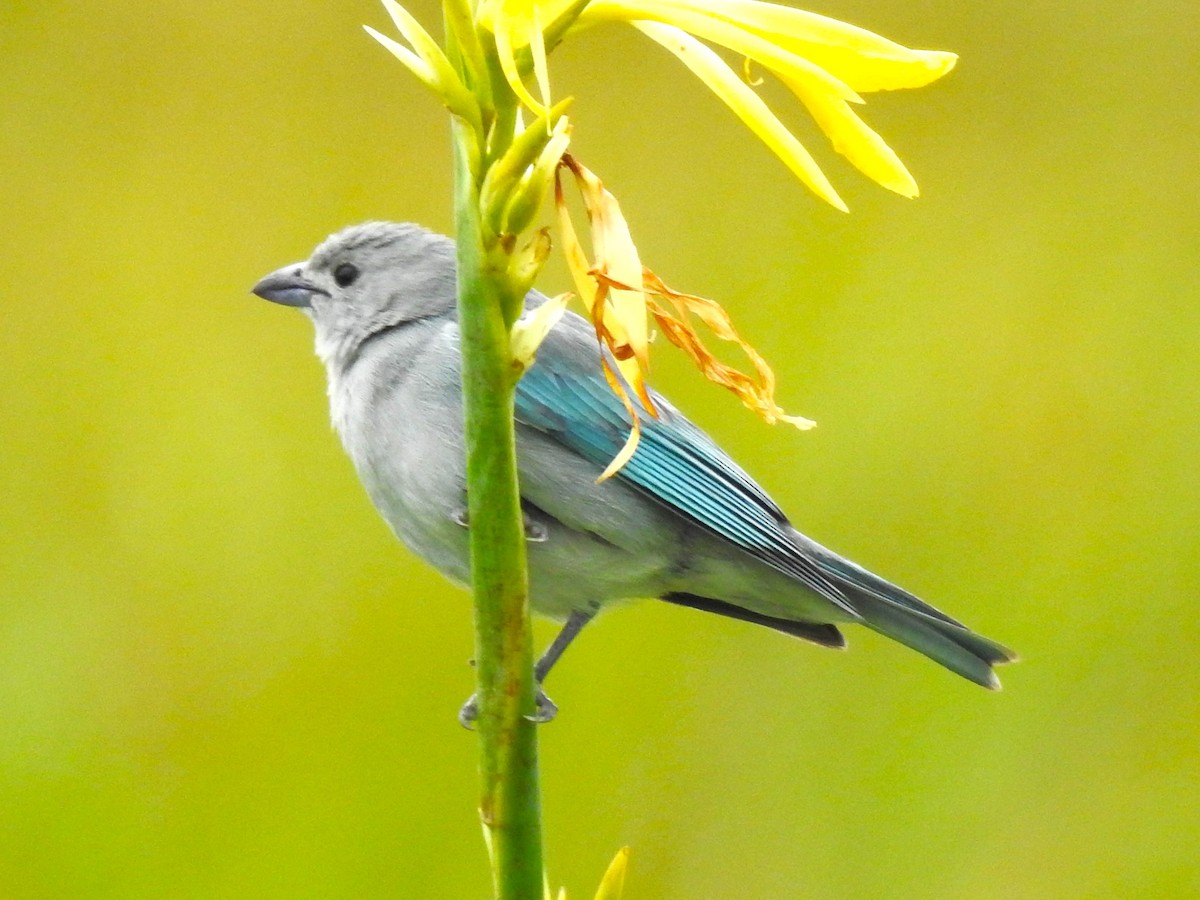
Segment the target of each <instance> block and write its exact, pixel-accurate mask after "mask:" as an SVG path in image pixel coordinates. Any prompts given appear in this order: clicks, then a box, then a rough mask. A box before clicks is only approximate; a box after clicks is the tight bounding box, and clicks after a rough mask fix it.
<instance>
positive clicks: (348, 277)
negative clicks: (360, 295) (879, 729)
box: [333, 263, 358, 287]
mask: <svg viewBox="0 0 1200 900" xmlns="http://www.w3.org/2000/svg"><path fill="white" fill-rule="evenodd" d="M357 278H358V266H356V265H354V264H353V263H342V264H341V265H340V266H338V267H337V268H336V269H334V270H333V280H334V281H336V282H337V286H338V287H349V286H350V285H352V284H354V282H355V280H356V279H357Z"/></svg>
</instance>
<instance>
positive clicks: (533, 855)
mask: <svg viewBox="0 0 1200 900" xmlns="http://www.w3.org/2000/svg"><path fill="white" fill-rule="evenodd" d="M454 137H455V140H454V149H455V219H456V222H457V237H458V315H459V324H460V328H461V332H462V357H463V358H462V372H463V378H462V380H463V399H464V404H465V409H466V429H467V505H468V509H469V515H470V523H471V527H470V540H471V580H472V584H473V587H474V591H475V660H476V672H477V676H478V691H477V698H478V703H479V718H478V720H477V726H478V729H479V738H480V770H481V772H480V774H481V776H482V780H483V785H482V787H483V794H482V798H481V800H480V815H481V816H482V817H483V823H484V826H485V827H486V828H487V829H488V830H489V832H490V833H491V838H492V873H493V878H494V881H495V887H496V896H497V898H499V900H540V898H541V897H542V833H541V793H540V788H539V786H538V762H537V733H536V726H535V725H533V723H531V722H529V721H528V720H527V719H525V718H524V714H526V713H532V712H533V709H534V702H533V667H532V662H533V650H532V645H533V638H532V633H531V629H530V625H529V603H528V580H527V577H526V572H525V534H524V529H523V526H522V522H521V504H520V495H519V493H518V487H517V461H516V441H515V435H514V431H513V391H514V389H515V387H516V382H517V377H518V370H517V369H516V367H515V366H514V364H513V358H512V353H511V350H510V348H509V329H510V328H511V325H512V320H513V318H514V317H515V315H516V314H517V311H518V310H519V309H520V299H521V298H519V297H514V296H512V288H511V287H510V286H509V280H508V278H507V276H506V274H505V273H504V272H503V271H495V270H494V269H491V268H490V267H489V260H491V259H495V258H496V257H495V248H492V247H489V246H488V244H487V241H488V237H486V236H485V235H484V234H483V229H482V225H481V221H480V213H479V185H478V184H477V183H476V181H475V178H474V176H473V175H472V172H471V168H470V162H469V159H470V155H469V153H468V150H467V144H466V142H468V141H471V140H472V139H473V137H472V134H471V132H470V130H469V128H468V127H467V126H466V125H464V124H463V123H460V122H457V121H456V122H455V132H454Z"/></svg>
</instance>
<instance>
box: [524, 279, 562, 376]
mask: <svg viewBox="0 0 1200 900" xmlns="http://www.w3.org/2000/svg"><path fill="white" fill-rule="evenodd" d="M570 299H571V295H570V294H559V295H558V296H557V297H553V298H552V299H550V300H547V301H546V302H545V303H543V304H542V305H541V306H539V307H537V308H536V309H533V310H530V311H529V312H526V313H525V314H524V315H522V316H521V318H519V319H517V321H516V322H515V323H514V324H513V327H512V336H511V347H512V355H513V359H515V360H516V361H517V362H519V363H520V364H521V366H522V367H523V368H525V369H528V368H529V367H530V366H532V365H533V361H534V358H535V357H536V355H537V348H538V347H539V346H541V343H542V341H544V340H545V339H546V335H548V334H549V333H550V329H552V328H553V327H554V326H555V325H557V324H558V320H559V319H561V318H562V316H563V313H564V312H565V311H566V308H567V301H568V300H570Z"/></svg>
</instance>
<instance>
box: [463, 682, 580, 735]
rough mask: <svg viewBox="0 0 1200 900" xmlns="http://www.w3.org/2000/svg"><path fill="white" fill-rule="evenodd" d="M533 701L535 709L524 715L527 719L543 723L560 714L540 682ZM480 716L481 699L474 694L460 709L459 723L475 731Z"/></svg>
mask: <svg viewBox="0 0 1200 900" xmlns="http://www.w3.org/2000/svg"><path fill="white" fill-rule="evenodd" d="M533 702H534V707H535V709H534V711H533V712H532V713H531V714H529V715H526V716H524V718H525V719H526V721H529V722H533V723H535V724H537V725H542V724H544V723H546V722H551V721H553V720H554V717H555V716H557V715H558V704H556V703H555V702H554V701H553V700H551V699H550V698H549V697H547V696H546V692H545V691H543V690H542V686H541V685H540V684H539V685H537V686H536V689H535V693H534V696H533ZM478 718H479V700H478V698H477V696H476V695H475V694H472V695H471V696H470V697H469V698H468V699H467V702H466V703H464V704H463V705H462V707H461V708H460V709H459V710H458V724H459V725H461V726H462V727H463V728H465V729H467V731H474V730H475V720H476V719H478Z"/></svg>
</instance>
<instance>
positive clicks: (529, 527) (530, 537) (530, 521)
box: [450, 506, 550, 544]
mask: <svg viewBox="0 0 1200 900" xmlns="http://www.w3.org/2000/svg"><path fill="white" fill-rule="evenodd" d="M450 518H451V519H452V520H453V521H454V524H455V525H458V526H460V527H462V528H470V527H471V516H470V515H469V514H468V513H467V508H466V507H465V506H463V507H460V508H458V509H456V510H454V511H453V512H452V513H451V514H450ZM521 522H522V524H523V525H524V527H525V540H527V541H529V543H531V544H544V543H546V541H548V540H549V539H550V532H549V531H548V530H547V529H546V526H545V525H544V524H542V523H541V522H539V521H537V520H536V519H534V518H533V517H532V516H530V515H529V513H527V512H522V513H521Z"/></svg>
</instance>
